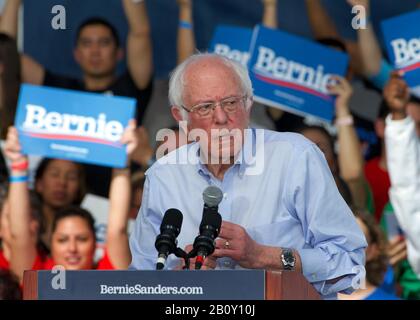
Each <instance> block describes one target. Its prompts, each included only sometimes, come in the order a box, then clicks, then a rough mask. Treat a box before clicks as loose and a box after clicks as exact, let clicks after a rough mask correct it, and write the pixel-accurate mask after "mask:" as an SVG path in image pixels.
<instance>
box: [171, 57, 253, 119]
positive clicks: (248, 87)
mask: <svg viewBox="0 0 420 320" xmlns="http://www.w3.org/2000/svg"><path fill="white" fill-rule="evenodd" d="M208 58H214V59H217V60H219V61H220V62H222V63H223V64H224V65H226V66H227V67H228V68H230V69H231V70H232V71H233V72H234V73H235V74H236V75H237V76H238V77H239V80H240V84H241V87H242V90H243V93H244V95H246V96H247V97H248V98H252V95H253V89H252V83H251V79H250V78H249V74H248V70H247V69H246V68H245V67H244V66H243V65H242V64H240V63H239V62H236V61H234V60H231V59H228V58H226V57H224V56H221V55H218V54H215V53H197V54H194V55H192V56H190V57H188V58H187V59H186V60H185V61H184V62H182V63H181V64H180V65H178V66H177V67H176V68H175V70H174V71H173V72H172V73H171V76H170V79H169V102H170V104H171V106H174V107H178V108H179V109H180V110H181V112H182V117H183V119H184V120H185V119H187V118H188V112H187V111H185V110H184V109H183V108H182V107H181V106H183V105H184V101H183V96H184V89H185V79H184V77H185V72H186V70H187V68H188V66H190V65H192V64H193V63H196V62H199V61H201V60H205V59H208ZM248 101H251V100H250V99H249V100H247V102H248ZM251 104H252V102H249V103H248V104H247V106H246V107H247V109H249V108H250V107H251Z"/></svg>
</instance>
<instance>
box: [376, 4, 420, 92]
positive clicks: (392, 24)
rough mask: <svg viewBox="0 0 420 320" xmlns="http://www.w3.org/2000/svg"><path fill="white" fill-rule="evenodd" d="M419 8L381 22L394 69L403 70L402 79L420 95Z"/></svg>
mask: <svg viewBox="0 0 420 320" xmlns="http://www.w3.org/2000/svg"><path fill="white" fill-rule="evenodd" d="M419 24H420V10H417V11H414V12H410V13H406V14H403V15H400V16H397V17H394V18H391V19H387V20H385V21H383V22H382V32H383V35H384V40H385V44H386V50H387V52H388V56H389V59H390V61H391V62H392V64H393V65H394V67H395V69H398V70H403V71H404V73H405V75H404V79H405V81H406V82H407V84H408V85H409V86H410V89H411V90H412V92H413V93H414V94H416V95H417V96H420V27H419Z"/></svg>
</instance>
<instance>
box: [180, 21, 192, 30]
mask: <svg viewBox="0 0 420 320" xmlns="http://www.w3.org/2000/svg"><path fill="white" fill-rule="evenodd" d="M179 27H180V28H181V29H192V24H191V22H188V21H183V20H181V21H179Z"/></svg>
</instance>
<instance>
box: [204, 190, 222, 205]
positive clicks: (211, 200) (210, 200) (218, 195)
mask: <svg viewBox="0 0 420 320" xmlns="http://www.w3.org/2000/svg"><path fill="white" fill-rule="evenodd" d="M222 199H223V192H222V190H220V189H219V188H218V187H216V186H208V187H207V188H206V189H205V190H204V191H203V200H204V203H205V204H206V205H207V206H208V207H210V208H213V207H217V206H218V205H219V203H220V202H221V201H222Z"/></svg>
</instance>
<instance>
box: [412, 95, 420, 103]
mask: <svg viewBox="0 0 420 320" xmlns="http://www.w3.org/2000/svg"><path fill="white" fill-rule="evenodd" d="M410 102H411V103H416V104H420V98H419V97H417V96H415V95H414V94H412V95H411V96H410Z"/></svg>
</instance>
